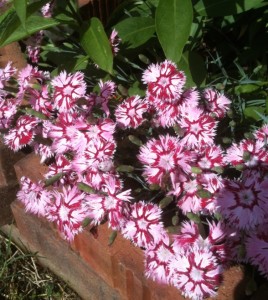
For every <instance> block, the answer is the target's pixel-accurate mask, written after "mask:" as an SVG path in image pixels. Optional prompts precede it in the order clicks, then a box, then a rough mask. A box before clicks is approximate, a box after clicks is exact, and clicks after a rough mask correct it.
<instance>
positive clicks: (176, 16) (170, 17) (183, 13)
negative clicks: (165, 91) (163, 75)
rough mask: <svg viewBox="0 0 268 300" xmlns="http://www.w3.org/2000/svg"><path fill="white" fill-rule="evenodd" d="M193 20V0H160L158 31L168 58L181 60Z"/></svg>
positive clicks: (176, 60) (156, 20) (157, 20)
mask: <svg viewBox="0 0 268 300" xmlns="http://www.w3.org/2000/svg"><path fill="white" fill-rule="evenodd" d="M192 20H193V9H192V2H191V0H160V1H159V4H158V7H157V9H156V15H155V25H156V33H157V36H158V39H159V42H160V44H161V46H162V49H163V51H164V53H165V56H166V58H168V59H170V60H172V61H174V62H179V61H180V58H181V55H182V51H183V48H184V46H185V44H186V42H187V40H188V38H189V34H190V30H191V25H192Z"/></svg>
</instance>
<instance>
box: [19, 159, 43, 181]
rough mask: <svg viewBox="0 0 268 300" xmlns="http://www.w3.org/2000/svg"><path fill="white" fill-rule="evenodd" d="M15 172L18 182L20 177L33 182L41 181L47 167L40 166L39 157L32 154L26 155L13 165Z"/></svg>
mask: <svg viewBox="0 0 268 300" xmlns="http://www.w3.org/2000/svg"><path fill="white" fill-rule="evenodd" d="M14 168H15V172H16V176H17V178H18V180H20V178H21V177H22V176H26V177H29V178H30V179H31V180H33V181H38V180H43V179H44V174H45V173H46V171H47V166H46V165H44V164H40V157H39V156H37V155H35V154H34V153H31V154H28V155H27V156H25V157H24V158H22V159H21V160H19V161H18V162H17V163H16V164H15V165H14Z"/></svg>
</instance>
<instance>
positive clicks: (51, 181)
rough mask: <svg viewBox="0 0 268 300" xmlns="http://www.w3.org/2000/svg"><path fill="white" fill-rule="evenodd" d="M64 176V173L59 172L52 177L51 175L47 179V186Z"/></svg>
mask: <svg viewBox="0 0 268 300" xmlns="http://www.w3.org/2000/svg"><path fill="white" fill-rule="evenodd" d="M63 176H64V173H58V174H56V175H54V176H52V177H49V178H48V179H46V180H45V187H48V186H50V185H52V184H53V183H55V182H57V181H58V180H60V179H61V178H62V177H63Z"/></svg>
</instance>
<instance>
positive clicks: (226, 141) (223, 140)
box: [222, 137, 232, 144]
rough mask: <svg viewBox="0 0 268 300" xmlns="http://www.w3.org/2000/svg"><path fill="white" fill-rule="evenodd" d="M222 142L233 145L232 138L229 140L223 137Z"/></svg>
mask: <svg viewBox="0 0 268 300" xmlns="http://www.w3.org/2000/svg"><path fill="white" fill-rule="evenodd" d="M222 142H223V143H224V144H231V143H232V140H231V139H230V138H228V137H223V138H222Z"/></svg>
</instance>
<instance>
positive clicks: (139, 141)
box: [128, 135, 142, 146]
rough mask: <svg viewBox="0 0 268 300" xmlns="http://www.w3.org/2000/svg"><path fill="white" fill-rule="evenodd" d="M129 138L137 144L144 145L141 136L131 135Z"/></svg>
mask: <svg viewBox="0 0 268 300" xmlns="http://www.w3.org/2000/svg"><path fill="white" fill-rule="evenodd" d="M128 139H129V140H130V141H131V143H133V144H135V145H137V146H142V141H141V140H140V139H139V138H137V137H136V136H135V135H129V136H128Z"/></svg>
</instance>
